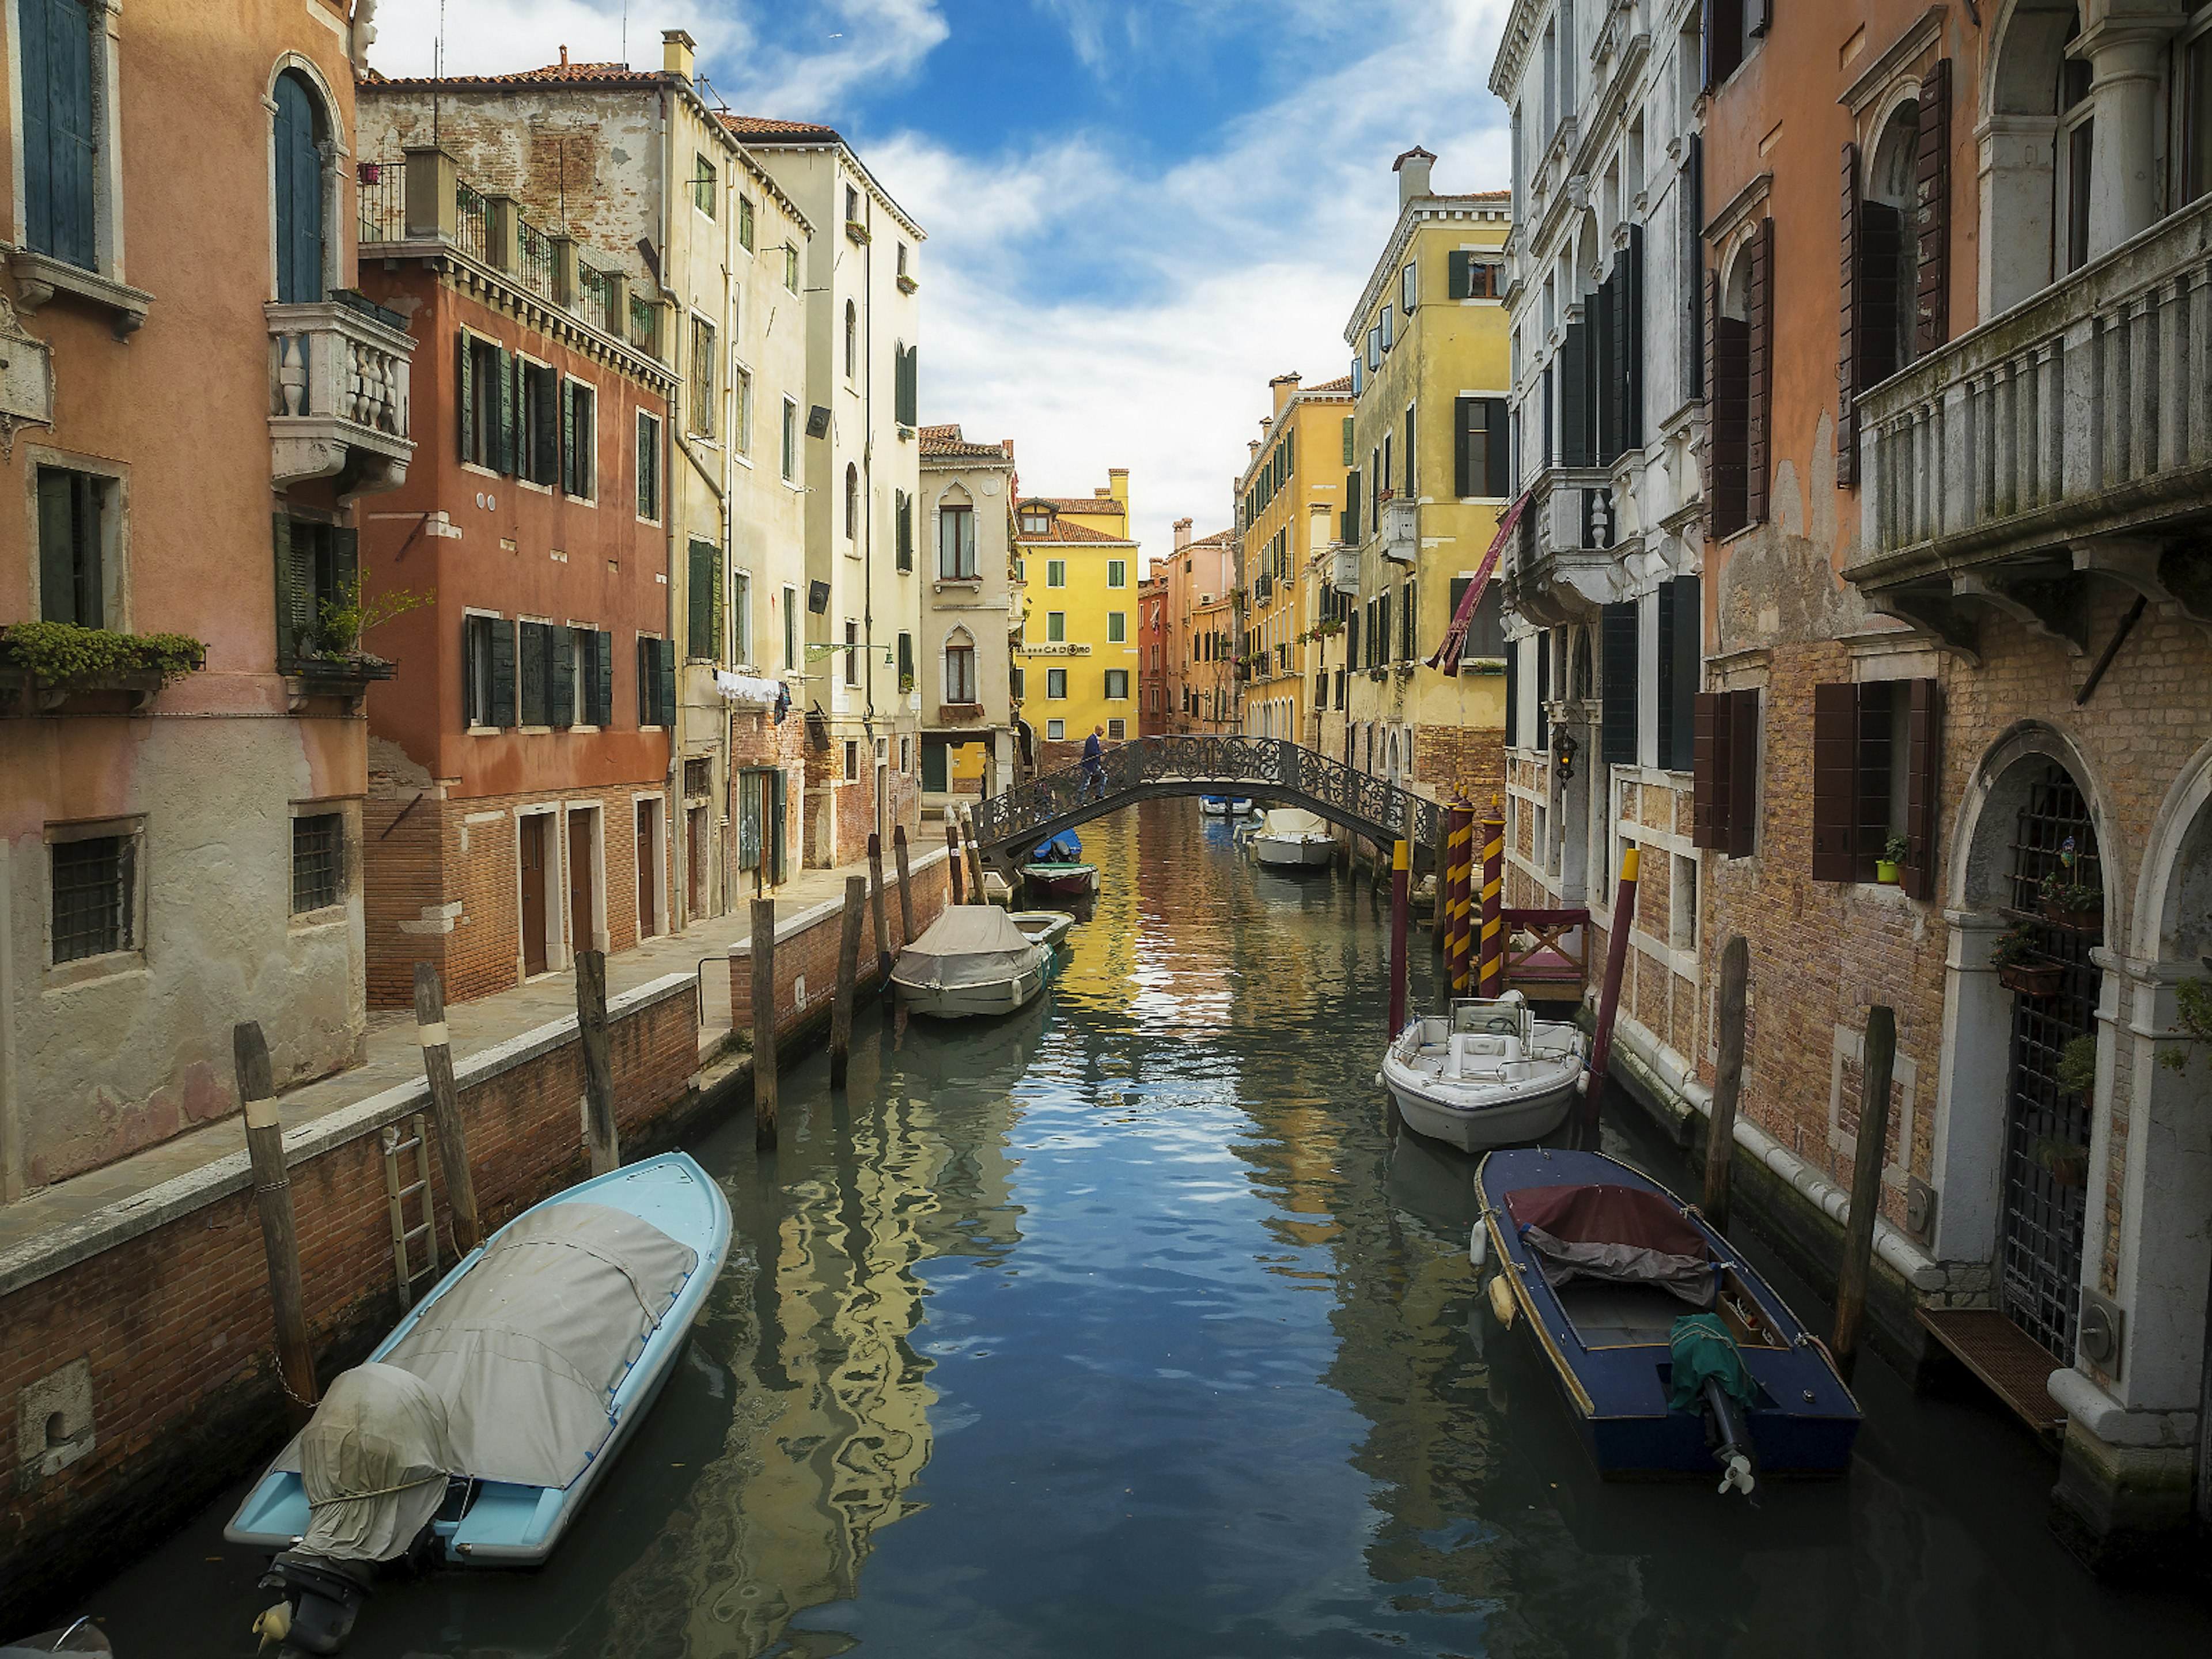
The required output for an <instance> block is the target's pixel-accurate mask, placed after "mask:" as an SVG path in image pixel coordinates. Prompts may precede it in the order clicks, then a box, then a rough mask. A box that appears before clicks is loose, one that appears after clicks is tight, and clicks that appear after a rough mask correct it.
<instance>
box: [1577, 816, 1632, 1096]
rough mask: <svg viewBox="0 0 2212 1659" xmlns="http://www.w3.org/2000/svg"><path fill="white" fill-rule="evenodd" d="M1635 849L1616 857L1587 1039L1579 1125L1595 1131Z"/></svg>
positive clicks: (1616, 1009) (1624, 954)
mask: <svg viewBox="0 0 2212 1659" xmlns="http://www.w3.org/2000/svg"><path fill="white" fill-rule="evenodd" d="M1636 868H1637V849H1636V848H1633V847H1631V848H1629V849H1628V850H1627V851H1626V853H1623V854H1621V855H1620V880H1619V881H1618V882H1616V883H1615V884H1613V929H1612V932H1611V933H1610V934H1609V935H1608V937H1607V939H1606V942H1605V988H1604V989H1603V990H1601V991H1600V992H1599V993H1598V999H1597V1030H1596V1031H1595V1033H1594V1034H1593V1035H1592V1036H1591V1037H1590V1057H1589V1074H1588V1075H1587V1076H1585V1077H1584V1078H1583V1121H1584V1122H1585V1123H1587V1124H1588V1125H1589V1127H1591V1128H1593V1129H1595V1128H1596V1127H1597V1122H1598V1112H1599V1109H1600V1106H1601V1103H1602V1102H1603V1101H1604V1098H1605V1073H1606V1068H1607V1066H1610V1065H1611V1064H1612V1063H1613V1018H1614V1016H1616V1015H1617V1014H1619V1013H1620V976H1621V974H1622V972H1623V971H1624V970H1625V969H1626V967H1627V965H1628V930H1629V929H1630V928H1631V927H1634V926H1635V924H1636Z"/></svg>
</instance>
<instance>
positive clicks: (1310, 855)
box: [1247, 806, 1336, 870]
mask: <svg viewBox="0 0 2212 1659" xmlns="http://www.w3.org/2000/svg"><path fill="white" fill-rule="evenodd" d="M1247 839H1248V840H1249V842H1251V846H1252V854H1253V856H1254V857H1255V858H1257V859H1258V860H1260V862H1261V863H1262V864H1264V865H1266V866H1267V867H1268V868H1269V869H1272V870H1307V869H1326V868H1327V867H1328V866H1329V865H1330V864H1332V863H1334V861H1335V859H1336V841H1335V838H1334V836H1331V835H1330V834H1329V833H1328V823H1327V821H1326V820H1324V819H1323V818H1322V817H1321V816H1320V815H1319V814H1318V813H1315V812H1308V811H1304V810H1303V809H1302V808H1299V807H1295V806H1278V807H1276V808H1274V809H1273V811H1268V812H1264V813H1262V814H1261V817H1260V822H1259V825H1258V827H1257V828H1255V829H1254V830H1253V831H1252V832H1251V834H1250V836H1248V837H1247Z"/></svg>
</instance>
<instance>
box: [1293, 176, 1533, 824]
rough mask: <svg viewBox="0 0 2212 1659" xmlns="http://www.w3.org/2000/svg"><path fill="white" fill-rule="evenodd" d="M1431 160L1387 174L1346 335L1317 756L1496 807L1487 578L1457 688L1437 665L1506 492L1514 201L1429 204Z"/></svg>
mask: <svg viewBox="0 0 2212 1659" xmlns="http://www.w3.org/2000/svg"><path fill="white" fill-rule="evenodd" d="M1435 160H1436V157H1435V156H1433V155H1430V154H1429V153H1428V151H1426V150H1425V149H1410V150H1407V152H1406V153H1405V154H1404V155H1401V156H1400V157H1399V158H1398V160H1397V161H1396V162H1395V163H1394V171H1395V172H1396V173H1397V175H1398V204H1399V205H1398V222H1397V224H1396V225H1395V228H1393V229H1392V231H1391V234H1390V240H1389V243H1388V244H1387V245H1386V246H1385V247H1384V248H1383V254H1382V257H1381V258H1379V259H1378V260H1377V261H1376V264H1375V269H1374V270H1373V272H1372V274H1371V275H1370V276H1369V278H1368V281H1367V287H1366V289H1365V291H1364V293H1363V294H1362V295H1360V298H1359V305H1358V309H1357V310H1355V311H1354V312H1353V313H1352V318H1351V320H1350V322H1349V323H1348V324H1347V325H1346V330H1345V338H1346V341H1347V342H1348V343H1350V344H1351V345H1352V349H1353V350H1354V352H1355V353H1356V354H1357V355H1356V356H1354V357H1353V359H1352V386H1353V401H1352V441H1351V447H1350V453H1351V458H1352V463H1351V464H1352V471H1350V473H1349V474H1348V475H1347V477H1346V485H1347V491H1346V494H1347V497H1348V499H1347V500H1346V507H1345V513H1344V516H1343V519H1342V520H1341V521H1340V525H1339V527H1338V544H1339V545H1338V547H1337V549H1336V550H1334V551H1333V552H1332V553H1331V555H1330V556H1329V557H1328V559H1327V560H1326V561H1325V562H1326V564H1327V566H1328V570H1327V572H1326V574H1327V575H1328V580H1329V583H1330V585H1331V586H1333V587H1334V590H1335V592H1334V596H1333V598H1334V607H1333V608H1334V613H1335V617H1336V619H1338V620H1339V621H1340V625H1341V632H1340V634H1339V635H1336V636H1335V637H1334V639H1332V640H1331V641H1330V642H1329V643H1328V647H1327V654H1328V658H1329V659H1333V660H1332V661H1331V662H1330V665H1329V668H1328V682H1329V684H1328V702H1329V708H1328V712H1327V714H1325V715H1324V716H1323V719H1322V732H1321V738H1322V741H1321V743H1320V744H1319V745H1318V746H1319V747H1321V748H1322V749H1323V750H1325V751H1326V752H1328V753H1331V754H1334V755H1335V756H1336V757H1338V758H1340V759H1341V760H1342V761H1344V762H1345V763H1346V764H1347V765H1351V766H1356V767H1358V769H1361V770H1362V771H1364V772H1369V773H1372V774H1374V775H1378V776H1384V777H1389V778H1391V779H1393V780H1395V781H1398V782H1400V783H1401V784H1407V785H1410V786H1411V787H1413V788H1415V789H1417V790H1418V791H1419V793H1422V794H1425V795H1429V796H1431V797H1433V798H1436V799H1449V798H1451V797H1452V796H1453V795H1454V794H1455V793H1464V794H1465V795H1467V796H1468V798H1469V799H1474V800H1475V801H1476V802H1477V803H1478V804H1483V805H1486V804H1487V803H1488V801H1489V799H1490V798H1491V796H1492V795H1493V794H1498V793H1502V792H1503V790H1504V771H1503V763H1504V738H1505V729H1504V728H1505V647H1504V634H1503V631H1502V628H1503V624H1502V621H1501V617H1502V609H1501V603H1500V602H1501V600H1502V599H1503V593H1502V591H1501V590H1502V586H1503V584H1502V582H1501V581H1500V580H1499V579H1498V577H1497V576H1495V575H1493V576H1492V580H1491V582H1490V585H1489V586H1488V588H1487V589H1486V592H1485V593H1484V596H1483V599H1482V603H1481V606H1480V610H1479V611H1478V612H1477V614H1476V617H1475V624H1474V628H1473V629H1471V630H1470V631H1469V633H1468V638H1467V644H1466V647H1465V648H1464V650H1463V651H1462V654H1461V668H1460V672H1459V673H1458V675H1457V676H1456V677H1451V676H1448V675H1446V674H1444V673H1443V672H1441V671H1438V670H1436V669H1432V668H1426V667H1423V666H1420V665H1419V664H1420V662H1421V660H1422V659H1425V658H1426V657H1429V656H1431V655H1433V654H1434V653H1435V652H1436V650H1437V647H1438V646H1439V645H1440V644H1441V643H1442V642H1443V635H1444V631H1445V629H1447V628H1449V625H1450V623H1451V617H1452V612H1453V609H1454V607H1455V605H1457V604H1458V602H1459V599H1460V596H1461V594H1462V592H1465V590H1466V587H1467V585H1468V582H1469V581H1470V580H1473V579H1474V576H1475V574H1476V572H1477V571H1478V570H1479V569H1480V567H1481V564H1482V560H1483V556H1484V555H1485V553H1486V552H1487V551H1488V550H1489V548H1490V544H1491V542H1492V539H1493V538H1495V536H1496V534H1497V530H1498V519H1499V517H1500V515H1501V514H1502V513H1504V511H1505V508H1506V507H1507V505H1508V502H1509V499H1510V492H1511V489H1512V476H1513V467H1512V447H1511V438H1510V427H1509V423H1508V419H1507V414H1506V408H1507V405H1506V393H1507V390H1508V387H1509V384H1510V375H1511V362H1510V349H1509V344H1508V340H1509V334H1508V328H1507V318H1506V312H1505V306H1504V301H1503V300H1502V299H1500V298H1498V297H1497V296H1498V295H1502V294H1503V293H1504V282H1503V280H1502V277H1503V266H1504V242H1505V238H1506V234H1507V233H1508V232H1509V231H1510V230H1511V228H1512V216H1511V212H1510V195H1509V194H1508V193H1507V192H1505V191H1484V192H1479V193H1476V194H1473V195H1455V196H1444V195H1437V194H1436V193H1434V192H1433V191H1431V190H1430V188H1429V167H1430V164H1431V162H1433V161H1435Z"/></svg>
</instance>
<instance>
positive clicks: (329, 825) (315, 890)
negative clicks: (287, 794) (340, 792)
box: [292, 812, 345, 916]
mask: <svg viewBox="0 0 2212 1659" xmlns="http://www.w3.org/2000/svg"><path fill="white" fill-rule="evenodd" d="M343 896H345V817H344V815H343V813H338V812H316V813H313V814H311V815H307V816H303V817H296V818H294V819H293V820H292V914H293V915H295V916H296V915H302V914H304V913H305V912H307V911H309V910H320V909H323V908H325V907H327V906H329V905H332V904H336V903H337V902H338V901H339V900H340V899H341V898H343Z"/></svg>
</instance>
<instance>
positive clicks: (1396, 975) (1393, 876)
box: [1385, 841, 1413, 1042]
mask: <svg viewBox="0 0 2212 1659" xmlns="http://www.w3.org/2000/svg"><path fill="white" fill-rule="evenodd" d="M1412 884H1413V842H1409V841H1400V842H1392V843H1391V846H1390V1030H1389V1036H1388V1037H1387V1038H1386V1039H1385V1041H1387V1042H1396V1041H1397V1040H1398V1033H1399V1032H1401V1031H1402V1030H1405V1029H1406V909H1407V905H1408V904H1409V903H1410V902H1412V897H1413V895H1412V891H1411V888H1412Z"/></svg>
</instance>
